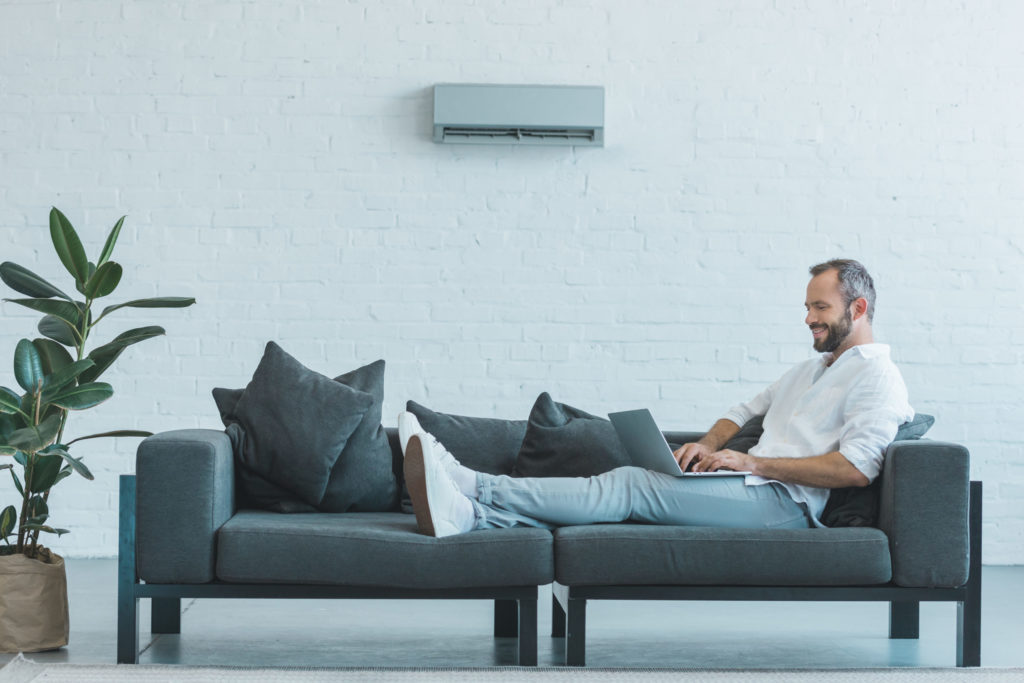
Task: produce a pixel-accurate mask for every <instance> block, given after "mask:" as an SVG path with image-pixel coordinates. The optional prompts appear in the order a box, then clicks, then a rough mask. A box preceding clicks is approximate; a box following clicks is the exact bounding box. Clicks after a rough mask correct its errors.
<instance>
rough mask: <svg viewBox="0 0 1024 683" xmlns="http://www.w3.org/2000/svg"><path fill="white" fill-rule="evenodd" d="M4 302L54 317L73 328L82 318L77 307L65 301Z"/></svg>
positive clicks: (16, 300)
mask: <svg viewBox="0 0 1024 683" xmlns="http://www.w3.org/2000/svg"><path fill="white" fill-rule="evenodd" d="M4 301H10V302H11V303H12V304H18V305H19V306H24V307H25V308H31V309H32V310H33V311H38V312H40V313H46V314H47V315H52V316H55V317H57V318H60V319H61V320H63V321H64V322H66V323H67V324H68V325H71V326H73V327H78V324H79V322H80V321H81V317H82V316H81V310H80V309H79V307H78V305H77V304H74V303H69V302H67V301H57V300H56V299H4ZM40 331H41V330H40ZM58 341H60V340H58Z"/></svg>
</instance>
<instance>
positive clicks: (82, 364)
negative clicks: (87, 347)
mask: <svg viewBox="0 0 1024 683" xmlns="http://www.w3.org/2000/svg"><path fill="white" fill-rule="evenodd" d="M93 365H95V363H94V362H93V361H92V360H91V359H89V358H83V359H82V360H76V361H75V362H74V363H72V364H71V365H66V366H64V367H63V368H61V369H60V370H58V371H57V372H55V373H53V374H51V375H47V376H46V377H45V378H44V379H43V403H52V402H53V400H52V398H50V397H49V396H52V395H53V394H56V393H57V392H58V391H60V390H61V389H63V388H64V387H66V386H67V385H68V384H70V383H71V382H74V381H75V378H77V377H78V376H79V375H80V374H82V373H83V372H85V371H86V370H88V369H89V368H91V367H92V366H93Z"/></svg>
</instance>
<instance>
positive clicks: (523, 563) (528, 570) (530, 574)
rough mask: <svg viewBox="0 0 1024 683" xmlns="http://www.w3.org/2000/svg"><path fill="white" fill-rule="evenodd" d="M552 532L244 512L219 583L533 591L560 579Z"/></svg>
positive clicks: (220, 542)
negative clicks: (449, 530)
mask: <svg viewBox="0 0 1024 683" xmlns="http://www.w3.org/2000/svg"><path fill="white" fill-rule="evenodd" d="M552 552H553V550H552V537H551V532H549V531H547V530H544V529H530V528H522V529H494V530H483V531H475V532H473V533H471V534H462V535H459V536H451V537H447V538H440V539H438V538H432V537H429V536H423V535H421V534H419V533H417V532H416V518H415V517H413V516H411V515H407V514H403V513H401V512H346V513H308V514H302V515H282V514H277V513H274V512H268V511H264V510H240V511H239V512H238V513H236V514H235V516H234V517H232V518H231V519H229V520H228V521H227V523H225V524H224V526H222V527H221V529H220V531H219V532H218V534H217V578H219V579H220V580H221V581H228V582H232V583H289V584H329V585H344V586H378V587H379V586H386V587H392V588H425V589H430V588H473V587H481V586H532V585H542V584H547V583H550V582H551V580H552V578H553V575H554V560H553V558H552Z"/></svg>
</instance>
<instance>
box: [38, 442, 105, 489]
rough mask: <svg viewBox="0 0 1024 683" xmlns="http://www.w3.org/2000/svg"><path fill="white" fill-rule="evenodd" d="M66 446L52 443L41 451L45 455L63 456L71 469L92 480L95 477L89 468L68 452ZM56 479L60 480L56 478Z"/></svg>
mask: <svg viewBox="0 0 1024 683" xmlns="http://www.w3.org/2000/svg"><path fill="white" fill-rule="evenodd" d="M66 448H67V447H64V448H61V447H60V446H57V445H56V444H54V445H53V446H50V447H49V448H47V449H45V450H43V451H42V453H45V454H46V455H59V456H60V457H62V458H64V460H66V461H67V463H68V465H70V466H71V469H73V470H74V471H75V472H78V473H79V474H80V475H82V476H83V477H85V478H86V479H88V480H90V481H92V480H93V479H94V478H95V477H93V476H92V472H90V471H89V468H88V467H86V466H85V463H83V462H82V461H81V460H79V459H78V458H76V457H75V456H73V455H71V454H70V453H68V452H67V450H66ZM61 478H63V477H61ZM58 481H60V480H59V479H58Z"/></svg>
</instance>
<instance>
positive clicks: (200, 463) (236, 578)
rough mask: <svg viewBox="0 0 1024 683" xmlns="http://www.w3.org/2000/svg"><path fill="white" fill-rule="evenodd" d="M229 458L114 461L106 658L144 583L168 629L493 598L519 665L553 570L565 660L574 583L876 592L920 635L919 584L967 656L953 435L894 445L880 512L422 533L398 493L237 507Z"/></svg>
mask: <svg viewBox="0 0 1024 683" xmlns="http://www.w3.org/2000/svg"><path fill="white" fill-rule="evenodd" d="M387 432H388V440H389V442H390V444H391V447H392V454H393V458H394V463H395V468H394V469H395V472H396V473H398V472H401V451H400V449H399V447H398V443H397V436H396V434H395V430H393V429H389V430H387ZM699 436H700V434H698V433H686V432H670V433H666V437H667V438H668V440H669V441H672V442H676V443H685V442H687V441H691V440H695V439H696V438H699ZM234 470H235V464H234V460H233V457H232V447H231V442H230V440H229V439H228V437H227V436H226V435H225V433H223V432H220V431H214V430H179V431H171V432H165V433H162V434H157V435H154V436H152V437H149V438H148V439H145V440H144V441H143V442H142V444H141V445H140V446H139V449H138V456H137V463H136V474H134V475H123V476H122V477H121V490H120V525H121V526H120V533H119V543H120V555H119V578H118V583H119V587H118V646H117V650H118V651H117V660H118V662H120V663H134V662H137V661H138V653H139V643H138V639H139V618H138V614H139V600H140V599H150V600H152V631H153V632H154V633H179V632H180V628H181V621H180V601H181V598H183V597H198V598H203V597H208V598H261V597H262V598H401V599H410V598H443V599H477V600H494V601H495V612H494V615H495V616H494V635H495V637H516V638H518V647H517V663H518V664H519V665H522V666H532V665H536V663H537V599H538V587H539V586H542V585H546V584H553V596H554V600H553V603H554V604H553V611H552V613H553V622H552V636H554V637H564V638H566V645H565V651H566V663H567V664H569V665H577V666H582V665H584V664H585V638H586V605H587V601H589V600H603V599H614V600H623V599H630V600H632V599H636V600H813V601H882V602H888V603H890V621H889V637H890V638H916V637H918V621H919V618H918V605H919V603H920V602H922V601H953V602H956V603H957V605H958V611H957V624H956V628H957V653H956V658H957V664H958V665H959V666H979V665H980V658H981V654H980V624H981V613H980V603H981V483H980V482H971V481H969V462H968V453H967V450H966V449H965V448H963V447H962V446H959V445H956V444H950V443H940V442H933V441H925V440H917V441H900V442H894V443H893V444H891V445H890V447H889V449H888V451H887V454H886V460H885V469H884V472H883V474H882V484H881V489H880V491H881V493H880V503H879V522H878V525H877V528H855V527H851V528H832V529H807V530H737V529H714V528H704V527H669V526H653V525H642V524H602V525H592V526H578V527H566V528H561V529H557V530H555V531H554V532H553V533H552V532H548V531H546V530H541V529H531V528H514V529H497V530H487V531H476V532H473V533H471V534H466V535H462V536H455V537H449V538H443V539H434V538H428V537H425V536H422V535H419V534H418V533H417V532H416V523H415V518H414V517H413V516H412V515H410V514H407V513H403V512H401V511H400V510H398V509H395V510H394V511H391V512H346V513H308V514H278V513H274V512H267V511H261V510H246V509H237V507H236V490H235V479H236V477H235V471H234ZM381 651H382V654H383V653H384V652H386V646H385V645H384V644H382V649H381Z"/></svg>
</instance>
